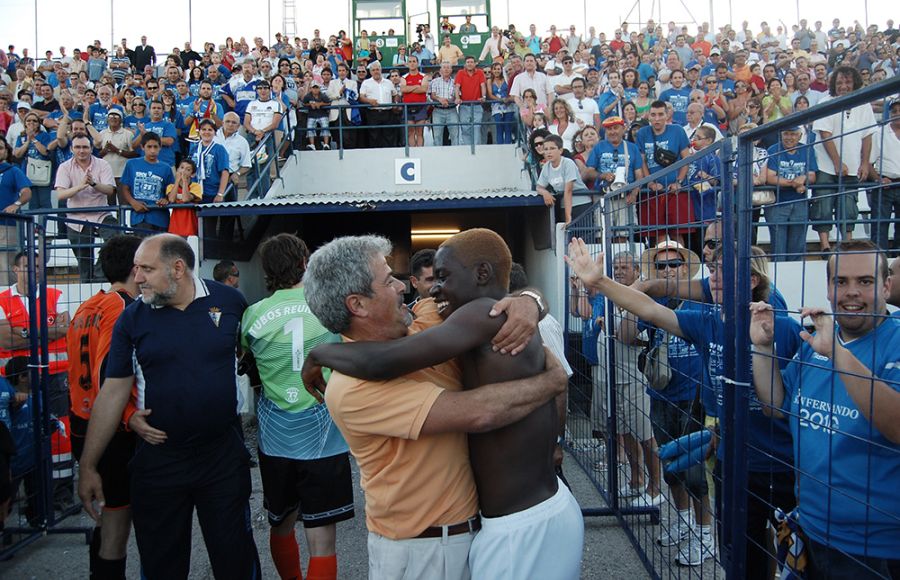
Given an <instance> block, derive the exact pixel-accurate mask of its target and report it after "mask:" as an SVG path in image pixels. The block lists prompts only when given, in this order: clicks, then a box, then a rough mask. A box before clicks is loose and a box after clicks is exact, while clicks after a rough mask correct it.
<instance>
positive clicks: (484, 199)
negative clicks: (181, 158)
mask: <svg viewBox="0 0 900 580" xmlns="http://www.w3.org/2000/svg"><path fill="white" fill-rule="evenodd" d="M543 205H544V201H543V199H542V198H541V196H540V194H538V193H537V192H534V191H527V190H521V189H494V190H483V191H452V190H447V191H403V192H396V191H390V192H388V191H383V192H346V193H319V194H303V195H297V194H295V195H283V196H279V197H271V198H265V199H258V200H251V201H237V202H229V203H211V204H204V205H201V206H200V207H199V210H200V213H201V214H203V215H207V216H218V215H248V214H256V215H263V214H290V213H353V212H359V211H425V210H441V209H445V210H459V209H473V208H482V207H484V208H488V207H530V206H543Z"/></svg>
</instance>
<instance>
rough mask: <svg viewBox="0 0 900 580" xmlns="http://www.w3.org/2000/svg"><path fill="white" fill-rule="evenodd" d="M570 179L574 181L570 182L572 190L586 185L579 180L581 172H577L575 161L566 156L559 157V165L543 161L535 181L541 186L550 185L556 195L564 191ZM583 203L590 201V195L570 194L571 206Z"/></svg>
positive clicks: (577, 189) (583, 187)
mask: <svg viewBox="0 0 900 580" xmlns="http://www.w3.org/2000/svg"><path fill="white" fill-rule="evenodd" d="M570 181H572V182H574V183H573V184H572V190H573V191H579V190H585V189H587V186H586V185H585V184H584V182H583V181H582V180H581V174H579V173H578V166H577V165H575V162H574V161H572V160H571V159H569V158H568V157H561V158H560V160H559V167H553V166H552V165H550V163H549V162H548V163H544V167H543V168H542V169H541V175H540V177H538V181H537V183H538V185H540V186H541V187H547V186H550V187H552V188H553V191H554V193H556V195H562V194H563V193H565V191H566V184H567V183H569V182H570ZM585 203H591V198H590V196H587V195H573V196H572V205H573V206H576V205H583V204H585Z"/></svg>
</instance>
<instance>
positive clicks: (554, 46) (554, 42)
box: [550, 36, 565, 55]
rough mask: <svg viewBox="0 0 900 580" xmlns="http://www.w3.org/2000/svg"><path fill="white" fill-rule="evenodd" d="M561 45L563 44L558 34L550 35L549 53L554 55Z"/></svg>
mask: <svg viewBox="0 0 900 580" xmlns="http://www.w3.org/2000/svg"><path fill="white" fill-rule="evenodd" d="M563 46H565V45H564V44H563V41H562V38H560V37H558V36H551V37H550V54H553V55H556V53H557V52H559V50H560V49H561V48H562V47H563Z"/></svg>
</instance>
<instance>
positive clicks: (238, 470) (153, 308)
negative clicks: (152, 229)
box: [78, 234, 260, 580]
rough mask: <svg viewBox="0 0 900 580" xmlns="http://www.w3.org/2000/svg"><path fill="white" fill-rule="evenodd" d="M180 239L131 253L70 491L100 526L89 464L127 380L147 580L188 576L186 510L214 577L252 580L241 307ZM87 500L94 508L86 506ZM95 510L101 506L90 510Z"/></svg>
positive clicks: (150, 241) (99, 495) (110, 429)
mask: <svg viewBox="0 0 900 580" xmlns="http://www.w3.org/2000/svg"><path fill="white" fill-rule="evenodd" d="M194 264H195V259H194V253H193V251H192V250H191V247H190V246H189V245H188V244H187V242H186V241H185V240H184V239H183V238H181V237H180V236H176V235H172V234H159V235H156V236H152V237H149V238H147V239H146V240H144V241H143V242H142V243H141V245H140V246H139V247H138V249H137V252H136V253H135V256H134V265H135V274H134V281H135V283H137V285H138V287H139V288H140V291H141V299H140V300H136V301H135V302H134V303H133V304H131V305H130V306H129V307H128V308H126V309H125V311H124V312H123V313H122V314H121V316H120V317H119V320H118V322H117V323H116V326H115V329H114V330H113V337H112V343H111V346H110V349H109V355H108V359H107V364H106V375H105V380H104V381H103V387H102V388H101V389H100V394H99V395H98V397H97V399H96V402H95V404H94V408H93V410H92V413H91V422H90V425H89V427H88V432H87V437H86V439H85V444H84V451H83V452H82V456H81V472H80V481H79V485H78V493H79V495H80V496H81V499H82V502H83V503H84V506H85V510H86V511H87V512H88V514H89V515H91V517H93V518H94V519H95V520H98V521H99V514H98V511H99V509H102V508H103V505H104V496H103V488H102V482H101V479H100V475H99V474H98V472H97V463H98V461H99V459H100V456H101V455H102V454H103V451H104V449H105V448H106V446H107V444H108V443H109V441H110V440H111V438H112V436H113V434H114V433H115V431H116V428H117V427H118V425H119V422H120V421H121V417H122V411H123V410H124V408H125V405H126V403H128V401H129V399H130V398H131V396H132V385H134V384H135V377H139V379H140V380H138V381H137V406H138V408H139V409H140V410H142V411H145V413H140V414H138V413H136V414H135V415H137V416H138V417H137V418H138V419H139V420H140V421H141V422H142V424H141V425H139V426H138V428H135V426H134V421H135V417H133V418H132V420H131V422H130V423H129V426H131V427H132V430H133V431H135V432H137V433H138V434H139V435H140V436H141V437H142V440H141V441H139V442H138V444H137V448H136V451H135V455H134V458H133V459H132V461H131V464H130V470H131V492H132V502H131V509H132V517H133V520H134V531H135V537H136V538H137V545H138V551H139V552H140V556H141V569H142V574H143V576H144V577H146V578H148V579H157V578H159V579H163V578H187V576H188V572H189V569H190V559H191V527H192V523H193V514H194V509H195V508H196V510H197V516H198V519H199V520H200V527H201V528H202V529H203V538H204V540H205V542H206V548H207V551H208V553H209V559H210V563H211V564H212V570H213V574H214V575H215V577H216V578H219V579H221V578H234V579H235V580H238V579H244V578H259V577H260V563H259V556H258V554H257V551H256V544H255V543H254V541H253V533H252V530H251V527H250V501H249V500H250V489H251V486H250V463H249V459H250V456H249V454H248V453H247V450H246V448H245V447H244V437H243V431H242V429H241V423H240V418H239V416H238V414H237V384H236V380H235V379H236V377H235V354H236V352H237V349H238V342H237V340H238V329H239V327H240V322H241V317H242V315H243V313H244V310H245V309H246V308H247V302H246V300H244V297H243V295H242V294H241V293H240V292H238V291H237V290H235V289H234V288H231V287H228V286H225V285H224V284H220V283H218V282H215V281H212V280H202V279H200V278H198V277H197V276H196V275H195V273H194ZM94 502H96V504H95V503H94ZM98 507H99V509H98Z"/></svg>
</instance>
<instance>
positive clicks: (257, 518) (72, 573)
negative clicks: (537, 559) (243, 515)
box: [0, 429, 647, 580]
mask: <svg viewBox="0 0 900 580" xmlns="http://www.w3.org/2000/svg"><path fill="white" fill-rule="evenodd" d="M247 435H248V443H251V444H252V447H250V448H251V449H255V433H253V429H248V433H247ZM351 464H352V466H353V479H354V490H355V491H354V494H355V503H356V517H355V518H354V519H352V520H349V521H346V522H341V523H339V524H338V558H339V561H338V570H339V576H340V577H341V578H348V579H363V578H366V570H367V564H366V550H365V545H366V529H365V516H364V503H363V496H362V491H361V490H360V488H359V470H358V469H357V468H356V464H355V462H353V461H351ZM564 467H565V470H566V477H567V478H568V479H569V482H570V484H571V485H572V489H573V492H574V494H575V497H576V498H577V499H578V501H579V503H580V504H581V506H582V507H583V508H592V507H602V506H603V505H604V504H603V500H602V498H601V497H600V495H599V494H598V493H597V492H596V490H595V488H594V487H593V485H592V484H591V482H590V480H588V478H587V477H586V476H585V474H584V472H583V471H582V470H581V468H580V467H578V465H577V464H576V463H575V462H574V461H572V460H571V458H567V459H566V464H565V465H564ZM252 477H253V492H252V495H251V497H250V507H251V511H252V519H253V530H254V537H255V538H256V545H257V547H258V548H259V550H260V557H261V560H262V568H263V578H271V579H277V578H278V575H277V573H276V572H275V568H274V566H273V564H272V558H271V556H270V555H269V549H268V545H269V542H268V529H269V526H268V523H267V521H266V516H265V512H264V510H263V506H262V482H261V480H260V476H259V469H253V470H252ZM90 524H91V522H90V520H89V518H88V517H87V516H86V515H84V514H83V513H81V514H77V515H74V516H71V517H69V518H68V519H66V520H65V521H64V522H62V524H61V525H62V526H65V527H67V528H72V527H75V528H79V527H80V528H88V527H89V526H90ZM298 536H299V537H302V534H298ZM193 546H194V553H193V557H192V559H191V573H190V578H191V579H197V580H200V579H207V578H210V579H211V578H213V575H212V571H211V570H210V567H209V563H208V560H207V555H206V549H205V547H204V545H203V538H202V536H201V534H200V528H199V525H198V524H197V522H196V520H195V522H194V534H193ZM308 554H309V552H307V551H306V549H305V545H304V544H303V542H302V540H301V559H302V560H303V561H304V568H305V562H306V559H307V558H308ZM87 570H88V554H87V546H86V545H85V536H84V535H83V534H50V535H47V536H46V537H44V538H41V539H39V540H37V541H36V542H34V543H33V544H31V545H30V546H27V547H25V548H24V549H22V550H21V551H19V552H17V553H16V554H15V556H14V557H13V558H12V559H10V560H9V561H7V562H0V578H10V579H13V578H15V579H41V580H43V579H46V578H55V579H59V580H68V579H73V580H74V579H83V578H87ZM128 577H129V578H139V577H140V571H139V562H138V554H137V547H136V545H135V542H134V538H133V537H132V538H131V541H130V543H129V549H128ZM581 577H582V578H585V579H588V578H590V579H595V578H629V579H631V578H644V577H647V572H646V570H645V569H644V567H643V566H642V564H641V563H640V560H639V559H638V557H637V555H636V554H635V552H634V550H633V548H632V546H631V544H630V542H629V541H628V538H627V537H626V535H625V533H624V532H623V531H622V529H621V528H620V527H619V525H618V523H617V521H616V520H615V519H614V518H587V519H586V520H585V547H584V557H583V562H582V574H581Z"/></svg>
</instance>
